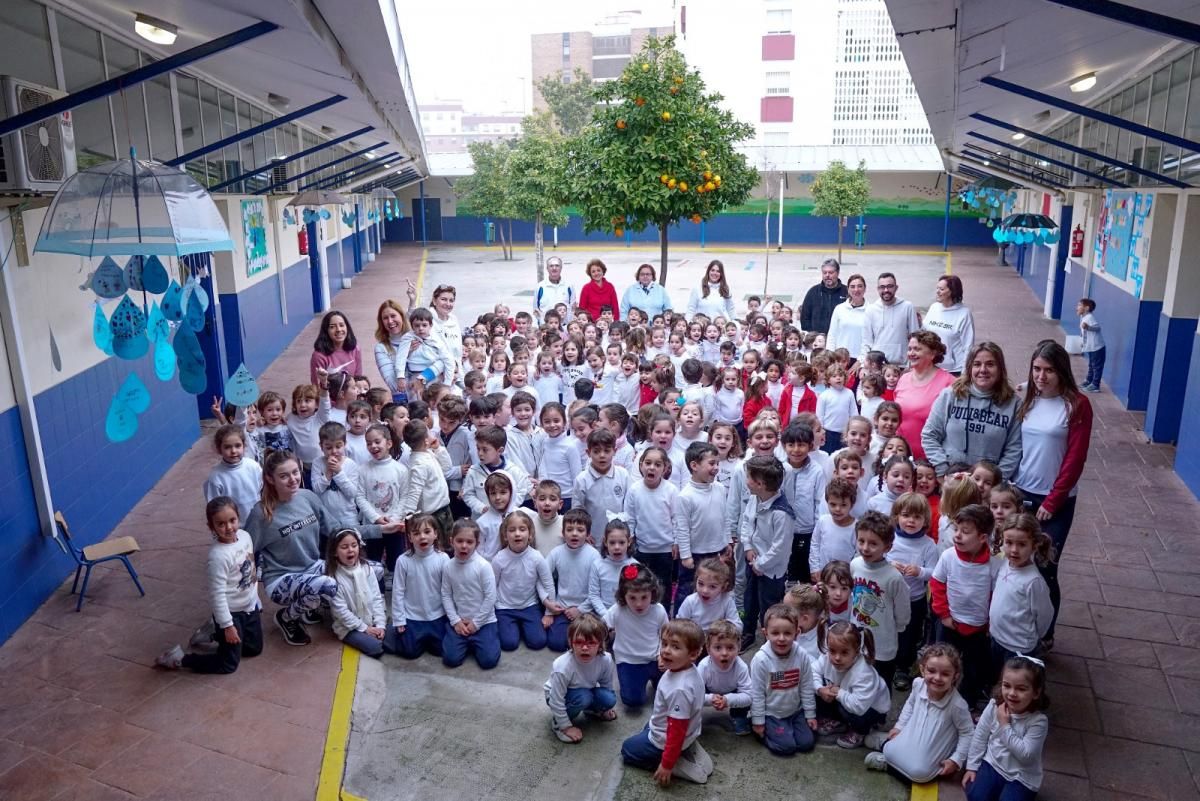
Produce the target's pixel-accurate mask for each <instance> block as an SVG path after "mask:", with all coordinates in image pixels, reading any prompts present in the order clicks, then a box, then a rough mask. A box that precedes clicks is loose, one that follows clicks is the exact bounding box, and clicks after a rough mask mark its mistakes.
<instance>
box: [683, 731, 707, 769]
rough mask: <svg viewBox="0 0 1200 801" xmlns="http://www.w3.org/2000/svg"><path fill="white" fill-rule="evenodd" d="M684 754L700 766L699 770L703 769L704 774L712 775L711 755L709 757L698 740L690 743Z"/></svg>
mask: <svg viewBox="0 0 1200 801" xmlns="http://www.w3.org/2000/svg"><path fill="white" fill-rule="evenodd" d="M689 755H690V756H689ZM684 756H685V757H687V758H688V759H691V760H692V761H693V762H695V763H696V764H697V765H698V766H700V770H702V771H704V775H705V776H711V775H712V772H713V769H714V765H713V761H712V757H710V756H709V755H708V752H707V751H705V750H704V746H702V745H700V741H699V740H697V741H696V742H694V743H692V745H691V747H690V748H688V749H687V751H684Z"/></svg>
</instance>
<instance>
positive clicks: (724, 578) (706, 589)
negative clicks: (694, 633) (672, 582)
mask: <svg viewBox="0 0 1200 801" xmlns="http://www.w3.org/2000/svg"><path fill="white" fill-rule="evenodd" d="M695 575H696V591H695V592H693V593H691V594H690V595H688V596H687V597H686V598H684V599H683V602H682V603H681V604H680V605H679V611H677V612H676V613H675V616H676V617H678V618H683V619H685V620H694V621H696V625H698V626H699V627H700V628H701V629H703V630H704V631H708V629H709V627H710V626H711V625H712V624H713V623H716V622H717V621H725V622H727V623H729V625H731V626H733V627H734V628H735V629H737V632H738V635H739V636H740V635H741V633H742V619H741V617H739V616H738V611H737V605H736V604H734V602H733V592H732V589H733V574H732V572H731V571H730V569H729V565H727V564H725V563H724V562H722V561H721V560H720V559H714V558H708V559H705V560H704V561H703V562H701V563H700V566H699V567H697V568H696V574H695Z"/></svg>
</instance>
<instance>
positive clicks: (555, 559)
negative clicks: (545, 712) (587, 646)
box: [546, 509, 601, 652]
mask: <svg viewBox="0 0 1200 801" xmlns="http://www.w3.org/2000/svg"><path fill="white" fill-rule="evenodd" d="M591 527H592V521H591V519H590V518H589V517H588V513H587V512H585V511H583V510H582V509H571V510H570V511H568V512H567V513H566V514H565V515H563V516H562V536H561V537H560V542H559V544H558V545H557V546H555V548H554V550H553V551H552V552H551V553H550V556H549V557H548V558H547V559H546V565H547V567H548V568H549V569H550V575H552V576H554V578H555V597H554V600H555V603H556V604H557V605H558V606H559V607H560V608H561V611H560V612H558V613H556V614H555V615H554V619H553V620H552V621H551V623H550V628H549V629H547V630H546V641H547V644H548V645H549V646H550V650H551V651H559V652H561V651H565V650H567V646H568V644H569V643H570V637H569V636H568V629H569V628H570V624H571V623H573V622H574V621H575V620H577V619H578V618H579V617H580V615H582V614H583V613H584V611H585V610H586V609H587V608H588V579H589V578H590V577H591V573H592V570H593V569H594V566H595V564H596V562H598V561H600V558H601V557H600V552H599V551H597V550H596V549H595V548H594V547H592V546H591V545H590V544H589V543H588V541H587V538H588V532H589V531H590V530H591Z"/></svg>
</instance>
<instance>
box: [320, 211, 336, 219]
mask: <svg viewBox="0 0 1200 801" xmlns="http://www.w3.org/2000/svg"><path fill="white" fill-rule="evenodd" d="M332 216H333V215H332V214H330V213H329V209H321V219H322V220H328V219H329V218H330V217H332Z"/></svg>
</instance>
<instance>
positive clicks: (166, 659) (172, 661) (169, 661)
mask: <svg viewBox="0 0 1200 801" xmlns="http://www.w3.org/2000/svg"><path fill="white" fill-rule="evenodd" d="M154 664H156V665H158V666H159V667H160V668H165V669H166V670H179V668H180V667H181V666H182V665H183V649H182V648H180V647H179V646H178V645H173V646H171V647H170V648H169V649H167V650H166V651H163V652H162V653H161V654H159V655H158V658H157V659H155V660H154Z"/></svg>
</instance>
